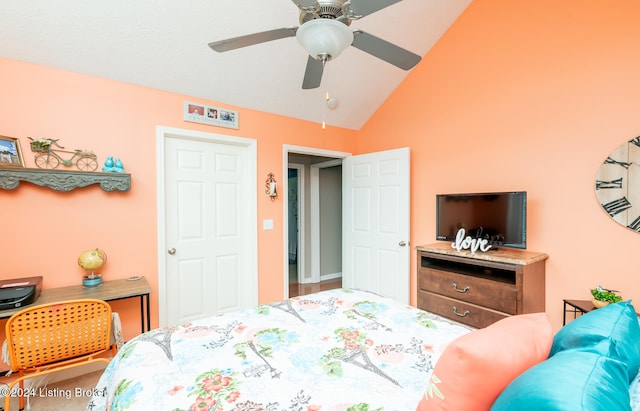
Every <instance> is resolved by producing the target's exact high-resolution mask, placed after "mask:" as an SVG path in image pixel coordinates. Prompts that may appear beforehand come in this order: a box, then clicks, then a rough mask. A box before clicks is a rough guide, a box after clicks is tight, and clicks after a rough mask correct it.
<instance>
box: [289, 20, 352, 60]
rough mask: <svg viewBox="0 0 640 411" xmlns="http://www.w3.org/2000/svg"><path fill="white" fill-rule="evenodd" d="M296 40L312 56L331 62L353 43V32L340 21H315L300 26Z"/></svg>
mask: <svg viewBox="0 0 640 411" xmlns="http://www.w3.org/2000/svg"><path fill="white" fill-rule="evenodd" d="M296 38H297V39H298V42H299V43H300V44H301V45H302V47H304V49H305V50H307V52H308V53H309V55H310V56H312V57H314V58H317V59H319V60H324V59H326V60H330V59H332V58H336V57H338V56H339V55H340V53H342V52H343V51H344V49H346V48H347V47H349V46H350V45H351V43H353V32H352V31H351V29H350V28H349V27H347V25H345V24H344V23H340V22H339V21H335V20H331V19H315V20H310V21H307V22H306V23H304V24H303V25H302V26H300V27H299V28H298V31H297V33H296Z"/></svg>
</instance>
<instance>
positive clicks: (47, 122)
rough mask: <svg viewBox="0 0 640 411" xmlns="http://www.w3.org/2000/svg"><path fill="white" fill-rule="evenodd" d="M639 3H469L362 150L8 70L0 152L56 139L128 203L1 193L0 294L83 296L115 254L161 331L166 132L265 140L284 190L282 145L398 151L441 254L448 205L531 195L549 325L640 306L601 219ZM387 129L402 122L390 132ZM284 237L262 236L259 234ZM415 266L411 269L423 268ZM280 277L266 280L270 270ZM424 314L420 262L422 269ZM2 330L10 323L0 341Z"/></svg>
mask: <svg viewBox="0 0 640 411" xmlns="http://www.w3.org/2000/svg"><path fill="white" fill-rule="evenodd" d="M639 17H640V3H637V2H636V1H635V0H618V1H616V2H610V1H606V0H590V1H584V0H563V1H562V2H558V1H556V0H539V1H536V2H525V1H522V0H501V1H500V0H475V1H474V2H473V3H472V4H471V5H470V6H469V8H468V9H467V10H466V11H465V13H464V14H463V15H462V16H461V18H460V19H459V21H457V22H456V23H455V24H454V26H453V27H452V29H451V30H450V31H449V32H448V33H447V34H446V35H445V36H444V38H443V39H442V40H441V41H440V42H439V43H438V44H437V45H436V46H435V48H434V49H433V50H432V51H431V52H429V54H428V55H427V56H426V57H425V59H423V61H422V62H421V63H420V64H419V65H418V66H417V67H416V68H415V69H414V70H413V71H412V72H411V73H410V75H409V77H408V78H407V80H406V81H405V82H404V83H403V84H402V85H401V87H400V88H399V89H398V90H397V92H395V93H394V94H393V95H392V96H391V97H390V98H389V99H388V101H387V102H386V104H385V105H384V106H383V107H382V108H381V109H380V110H379V112H378V113H376V115H375V116H374V117H373V118H372V119H371V120H370V121H369V122H368V123H367V124H366V126H365V127H364V128H363V129H362V130H360V131H358V132H356V131H349V130H342V129H335V128H328V129H327V130H324V131H323V130H321V128H320V127H319V125H318V124H313V123H309V122H304V121H298V120H293V119H289V118H285V117H281V116H275V115H269V114H265V113H261V112H256V111H253V110H247V109H243V108H239V107H232V106H226V105H225V104H224V103H216V102H204V103H210V104H214V105H221V106H224V107H228V108H230V109H235V110H238V112H239V116H240V129H239V130H230V129H224V128H217V127H211V126H205V125H198V124H194V123H186V122H184V121H183V120H182V103H183V101H184V100H194V99H192V98H189V97H185V96H181V95H177V94H172V93H167V92H162V91H158V90H151V89H147V88H143V87H137V86H132V85H129V84H124V83H119V82H115V81H110V80H104V79H99V78H94V77H89V76H84V75H79V74H75V73H70V72H65V71H60V70H55V69H49V68H44V67H39V66H35V65H31V64H25V63H21V62H16V61H11V60H6V59H0V90H2V92H3V98H2V99H0V113H1V114H0V119H1V120H2V121H1V122H0V134H1V135H8V136H13V137H19V138H20V139H21V141H22V146H23V151H24V154H25V157H26V160H27V166H28V167H33V155H32V153H31V152H30V150H29V148H28V144H27V140H26V137H27V136H31V137H51V138H60V139H61V142H62V143H63V144H64V145H65V146H67V147H69V148H86V149H92V150H94V151H95V152H96V153H97V154H98V155H99V156H100V158H101V161H104V158H105V157H106V156H107V155H109V154H113V155H117V156H119V157H121V158H122V159H123V161H124V164H125V167H126V169H127V172H130V173H131V174H132V189H131V191H130V192H127V193H105V192H103V191H102V190H100V189H99V188H97V187H90V188H86V189H80V190H77V191H73V192H69V193H58V192H54V191H51V190H49V189H43V188H39V187H35V186H32V185H30V184H28V183H24V184H22V185H21V186H20V188H19V189H17V190H13V191H4V192H0V207H1V209H2V212H3V230H2V234H1V236H0V261H1V265H0V278H15V277H20V276H31V275H43V276H44V277H45V285H46V286H47V287H55V286H63V285H72V284H79V283H80V279H81V277H82V275H83V272H82V270H80V268H79V267H78V266H77V264H76V258H77V256H78V254H79V253H80V252H81V251H82V250H85V249H88V248H93V247H100V248H102V249H104V250H106V251H107V252H108V255H109V262H108V263H107V265H106V266H105V268H104V270H103V273H104V276H105V278H106V279H116V278H124V277H128V276H130V275H145V276H147V278H148V279H149V281H150V283H151V284H152V287H153V290H154V292H153V293H152V298H151V303H152V325H153V326H156V325H157V324H158V318H157V316H158V308H157V307H158V301H157V275H156V273H157V258H158V256H157V250H156V244H157V240H156V188H155V184H156V164H155V156H156V146H155V127H156V126H157V125H162V126H169V127H177V128H185V129H192V130H199V131H205V132H212V133H220V134H228V135H235V136H241V137H249V138H254V139H256V140H258V167H257V170H258V183H260V181H263V179H264V178H266V175H267V173H268V172H271V171H272V172H274V173H275V174H276V178H277V179H282V176H279V173H280V172H281V171H280V170H282V145H283V144H292V145H301V146H309V147H317V148H324V149H329V150H336V151H347V152H370V151H377V150H382V149H387V148H397V147H403V146H410V147H411V155H412V164H411V170H412V193H411V196H412V200H411V213H412V216H411V217H412V227H411V230H412V231H411V232H412V234H411V244H412V245H418V244H424V243H430V242H433V240H434V238H435V232H434V213H435V207H434V195H435V194H436V193H438V192H462V191H491V190H527V191H528V193H529V224H528V231H529V238H528V240H529V249H530V250H534V251H542V252H546V253H548V254H549V256H550V259H549V260H548V262H547V295H546V297H547V311H548V312H549V315H550V316H551V318H552V320H553V322H554V324H555V325H556V327H559V325H560V324H561V316H560V315H561V310H562V298H587V296H588V289H589V288H590V287H592V286H594V285H597V284H602V285H604V286H608V287H611V288H616V289H619V290H622V292H623V294H624V296H625V297H629V298H634V299H635V300H636V301H640V291H638V290H639V288H638V287H637V286H638V284H639V283H640V281H639V280H638V279H637V278H636V272H635V269H634V268H635V260H634V258H635V254H636V253H637V251H636V250H637V249H638V245H640V235H639V234H637V233H633V232H631V231H629V230H627V229H625V228H623V227H621V226H619V225H618V224H616V223H614V222H613V221H612V220H610V219H609V218H608V217H607V216H606V215H605V214H604V212H603V211H602V210H601V209H600V206H599V205H598V203H597V201H596V199H595V195H594V191H593V187H594V178H595V173H596V171H597V169H598V167H599V165H600V163H601V162H602V161H603V160H604V159H605V158H606V156H607V155H608V154H609V153H610V152H611V151H612V150H613V149H614V148H616V147H617V146H618V145H620V144H621V143H622V142H624V141H625V140H628V139H630V138H632V137H635V136H637V135H639V134H640V131H639V130H640V126H639V125H638V124H637V118H638V114H637V113H639V112H640V90H639V88H640V82H639V81H638V80H637V74H638V73H639V72H640V70H639V68H640V53H638V52H637V51H638V47H637V45H638V44H640V26H638V25H637V24H634V21H637V20H638V18H639ZM389 119H394V120H393V121H389ZM256 190H257V193H258V225H259V227H258V233H259V234H258V243H259V244H258V246H259V261H258V263H259V267H261V268H260V272H259V286H260V295H259V298H260V301H261V302H266V301H272V300H276V299H279V298H281V297H282V290H283V274H282V273H283V263H284V262H283V261H282V255H283V253H282V247H283V244H282V238H283V233H282V202H281V201H276V202H274V203H272V202H271V201H269V199H268V198H267V196H266V195H264V194H263V192H262V191H263V188H262V186H261V184H258V187H256ZM266 218H270V219H273V220H274V224H275V227H274V230H272V231H263V230H262V229H261V223H262V220H263V219H266ZM412 260H414V258H412ZM266 267H269V268H266ZM412 286H413V288H412V302H414V303H415V262H414V261H412ZM114 308H115V309H117V310H118V311H120V312H121V313H123V316H124V320H125V321H123V322H124V325H125V337H126V338H131V337H132V336H133V335H135V334H136V333H137V332H138V331H139V328H138V327H139V323H138V318H139V312H138V306H137V301H134V300H129V301H121V302H117V303H114ZM0 325H1V323H0Z"/></svg>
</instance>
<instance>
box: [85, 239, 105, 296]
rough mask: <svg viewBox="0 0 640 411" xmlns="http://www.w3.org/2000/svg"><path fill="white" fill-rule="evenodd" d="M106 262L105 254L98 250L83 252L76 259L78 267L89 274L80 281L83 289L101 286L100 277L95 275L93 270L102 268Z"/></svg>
mask: <svg viewBox="0 0 640 411" xmlns="http://www.w3.org/2000/svg"><path fill="white" fill-rule="evenodd" d="M106 262H107V254H106V253H105V252H104V251H102V250H100V249H99V248H96V249H94V250H87V251H83V252H82V254H80V256H79V257H78V265H79V266H80V267H82V269H84V270H86V271H87V272H90V274H89V275H86V276H85V277H84V278H83V279H82V285H84V286H85V287H95V286H96V285H99V284H101V283H102V276H101V275H100V274H96V272H95V270H97V269H99V268H100V267H102V266H103V265H104V263H106Z"/></svg>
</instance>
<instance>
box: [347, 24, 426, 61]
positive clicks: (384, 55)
mask: <svg viewBox="0 0 640 411" xmlns="http://www.w3.org/2000/svg"><path fill="white" fill-rule="evenodd" d="M351 45H352V46H353V47H355V48H357V49H360V50H362V51H364V52H365V53H369V54H371V55H372V56H374V57H377V58H379V59H381V60H384V61H386V62H387V63H391V64H393V65H394V66H396V67H399V68H401V69H403V70H409V69H411V68H413V66H415V65H416V64H418V63H419V62H420V60H421V59H422V57H420V56H418V55H417V54H414V53H412V52H410V51H409V50H405V49H403V48H402V47H399V46H396V45H395V44H392V43H389V42H388V41H386V40H383V39H381V38H379V37H376V36H373V35H371V34H369V33H365V32H364V31H361V30H355V31H354V32H353V43H351Z"/></svg>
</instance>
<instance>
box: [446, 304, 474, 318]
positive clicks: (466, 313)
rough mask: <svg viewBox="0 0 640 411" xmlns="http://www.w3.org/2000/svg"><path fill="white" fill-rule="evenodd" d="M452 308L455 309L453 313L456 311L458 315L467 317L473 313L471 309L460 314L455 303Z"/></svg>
mask: <svg viewBox="0 0 640 411" xmlns="http://www.w3.org/2000/svg"><path fill="white" fill-rule="evenodd" d="M451 308H452V309H453V313H454V314H455V315H457V316H458V317H466V316H467V315H469V314H471V313H470V312H469V310H464V312H463V313H462V314H460V313H459V312H458V308H457V307H456V306H455V305H454V306H453V307H451Z"/></svg>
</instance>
